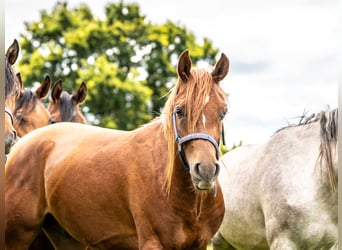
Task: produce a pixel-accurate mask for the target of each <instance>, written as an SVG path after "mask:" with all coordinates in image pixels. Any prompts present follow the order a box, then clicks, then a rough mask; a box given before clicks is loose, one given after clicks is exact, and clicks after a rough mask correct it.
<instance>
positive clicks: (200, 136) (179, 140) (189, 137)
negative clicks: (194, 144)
mask: <svg viewBox="0 0 342 250" xmlns="http://www.w3.org/2000/svg"><path fill="white" fill-rule="evenodd" d="M172 120H173V127H174V131H175V138H176V142H177V144H178V150H177V151H178V156H179V158H180V160H181V162H182V164H183V166H184V168H185V169H186V170H187V171H190V167H189V164H188V163H187V162H186V160H185V158H184V156H183V154H182V144H183V143H185V142H188V141H192V140H198V139H200V140H206V141H209V142H210V143H211V144H212V145H213V146H214V148H215V151H216V159H217V160H218V159H219V156H220V149H219V145H218V144H217V142H216V140H215V139H214V138H213V137H212V136H210V135H208V134H205V133H192V134H189V135H186V136H183V137H180V136H179V134H178V131H177V125H176V113H175V112H174V113H173V114H172Z"/></svg>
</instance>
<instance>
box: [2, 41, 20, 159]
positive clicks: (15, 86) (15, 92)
mask: <svg viewBox="0 0 342 250" xmlns="http://www.w3.org/2000/svg"><path fill="white" fill-rule="evenodd" d="M18 54H19V44H18V42H17V40H14V41H13V43H12V44H11V45H10V47H9V48H8V49H7V52H6V55H5V120H4V121H5V138H4V139H5V154H8V153H9V151H10V148H11V147H12V145H13V144H14V143H15V142H16V140H17V132H16V130H15V128H14V117H13V112H14V107H15V103H16V101H17V99H18V98H19V92H20V83H19V80H18V78H17V77H16V75H15V74H14V72H13V69H12V66H13V64H14V63H15V62H16V60H17V58H18Z"/></svg>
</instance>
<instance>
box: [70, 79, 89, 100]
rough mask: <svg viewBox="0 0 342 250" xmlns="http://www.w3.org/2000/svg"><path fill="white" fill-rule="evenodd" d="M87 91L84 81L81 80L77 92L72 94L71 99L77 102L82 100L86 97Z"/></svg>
mask: <svg viewBox="0 0 342 250" xmlns="http://www.w3.org/2000/svg"><path fill="white" fill-rule="evenodd" d="M87 91H88V90H87V85H86V84H85V82H82V84H81V86H80V87H79V89H78V90H77V92H76V93H75V94H73V96H72V99H73V100H75V101H76V103H77V104H78V103H82V102H84V100H85V99H86V97H87Z"/></svg>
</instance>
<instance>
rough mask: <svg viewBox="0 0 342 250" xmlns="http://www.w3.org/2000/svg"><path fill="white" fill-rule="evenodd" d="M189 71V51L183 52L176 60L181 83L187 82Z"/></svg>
mask: <svg viewBox="0 0 342 250" xmlns="http://www.w3.org/2000/svg"><path fill="white" fill-rule="evenodd" d="M190 70H191V58H190V56H189V51H188V50H185V51H183V52H182V54H181V55H180V57H179V60H178V76H179V77H180V78H181V79H182V80H183V82H187V81H188V79H189V76H190Z"/></svg>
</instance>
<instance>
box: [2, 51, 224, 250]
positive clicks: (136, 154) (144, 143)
mask: <svg viewBox="0 0 342 250" xmlns="http://www.w3.org/2000/svg"><path fill="white" fill-rule="evenodd" d="M191 66H192V63H191V59H190V56H189V53H188V51H187V50H186V51H184V52H183V53H182V54H181V56H180V58H179V62H178V68H177V69H178V76H179V77H178V81H177V83H176V85H175V87H174V88H173V90H172V92H171V93H170V97H169V98H168V100H167V102H166V105H165V107H164V110H163V113H162V115H161V116H160V117H159V118H157V119H155V120H154V121H152V122H150V123H148V124H146V125H144V126H142V127H140V128H138V129H136V130H133V131H118V130H111V129H106V128H100V127H95V126H90V125H84V124H78V123H69V122H65V123H57V124H52V125H49V126H46V127H43V128H40V129H37V130H35V131H33V132H32V133H30V134H28V135H26V136H25V137H24V138H22V139H21V140H20V141H19V142H18V143H16V144H15V146H14V147H13V150H12V151H11V153H10V154H9V157H8V161H7V163H6V168H5V208H6V229H5V231H6V232H5V241H6V243H5V244H6V249H8V250H9V249H24V248H27V247H28V246H29V245H30V243H31V241H32V240H33V239H34V237H35V235H36V234H37V233H38V232H39V230H40V229H41V226H42V224H43V223H44V218H45V217H46V216H47V215H49V216H52V217H53V218H54V219H55V220H56V221H58V223H59V224H60V226H61V227H62V228H63V229H65V230H66V231H67V232H68V233H69V234H70V235H71V236H72V237H73V238H74V239H76V240H77V241H78V242H80V243H81V244H82V245H83V246H85V247H86V248H87V249H203V250H204V249H206V247H207V243H208V242H209V240H210V239H211V238H212V237H213V235H214V234H215V232H216V231H217V230H218V228H219V226H220V224H221V221H222V218H223V215H224V204H223V197H222V192H221V187H220V185H219V183H218V181H217V176H218V173H219V164H218V161H219V147H218V143H219V140H220V137H221V133H222V121H221V120H222V119H223V117H224V115H225V114H226V111H227V104H226V95H225V93H224V91H223V89H222V88H221V86H220V81H221V80H222V79H223V78H224V77H225V76H226V75H227V73H228V68H229V61H228V58H227V57H226V56H225V55H224V54H222V55H221V58H220V59H219V60H218V62H217V64H216V66H215V67H214V68H213V69H212V70H211V71H210V72H209V71H208V70H203V69H197V68H191Z"/></svg>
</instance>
